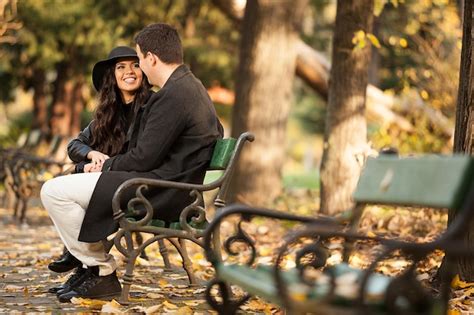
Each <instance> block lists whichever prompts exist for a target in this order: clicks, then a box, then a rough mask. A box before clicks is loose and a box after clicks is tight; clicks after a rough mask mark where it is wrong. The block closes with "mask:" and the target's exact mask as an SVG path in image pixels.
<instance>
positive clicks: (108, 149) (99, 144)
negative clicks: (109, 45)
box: [91, 63, 151, 156]
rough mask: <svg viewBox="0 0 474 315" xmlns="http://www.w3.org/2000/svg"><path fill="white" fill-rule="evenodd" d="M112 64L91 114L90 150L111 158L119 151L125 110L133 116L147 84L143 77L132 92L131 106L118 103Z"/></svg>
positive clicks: (125, 123) (145, 96)
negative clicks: (127, 108) (130, 111)
mask: <svg viewBox="0 0 474 315" xmlns="http://www.w3.org/2000/svg"><path fill="white" fill-rule="evenodd" d="M114 67H115V63H111V65H110V67H109V68H108V69H107V70H106V71H105V75H104V79H103V81H102V87H101V89H100V91H99V105H98V106H97V108H96V110H95V113H94V125H93V128H92V141H91V147H93V148H94V149H95V150H97V151H99V152H102V153H104V154H107V155H109V156H114V155H117V154H119V153H120V152H121V151H122V147H123V145H124V143H125V138H126V135H127V130H128V127H129V123H130V121H129V119H128V114H127V113H128V111H127V110H126V109H125V106H131V108H130V110H132V111H133V113H132V115H135V114H136V112H137V110H138V108H139V107H140V106H142V105H143V104H145V102H146V101H147V100H148V97H149V96H150V93H151V92H150V88H151V86H150V84H149V83H148V80H147V78H146V76H145V74H143V80H142V84H141V85H140V87H139V89H138V90H137V91H136V93H135V98H134V99H133V102H132V104H130V105H125V104H124V103H123V101H122V97H121V94H120V90H119V88H118V86H117V82H116V80H115V74H114Z"/></svg>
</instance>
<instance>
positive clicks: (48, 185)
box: [40, 178, 56, 203]
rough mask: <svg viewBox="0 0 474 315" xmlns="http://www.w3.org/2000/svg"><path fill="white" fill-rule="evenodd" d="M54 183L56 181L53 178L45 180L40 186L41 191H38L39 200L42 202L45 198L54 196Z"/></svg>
mask: <svg viewBox="0 0 474 315" xmlns="http://www.w3.org/2000/svg"><path fill="white" fill-rule="evenodd" d="M55 185H56V182H55V180H54V178H53V179H50V180H48V181H46V182H45V183H44V184H43V186H42V187H41V192H40V197H41V201H43V203H44V201H45V200H49V199H52V198H54V196H55V190H56V189H55Z"/></svg>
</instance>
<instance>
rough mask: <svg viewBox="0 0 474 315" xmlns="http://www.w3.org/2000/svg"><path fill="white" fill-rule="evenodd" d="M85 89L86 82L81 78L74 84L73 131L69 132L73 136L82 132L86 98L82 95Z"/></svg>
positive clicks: (72, 103)
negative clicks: (82, 116) (82, 115)
mask: <svg viewBox="0 0 474 315" xmlns="http://www.w3.org/2000/svg"><path fill="white" fill-rule="evenodd" d="M83 87H84V80H83V78H82V77H79V78H78V81H77V82H76V83H75V84H74V89H73V92H72V98H73V101H72V102H71V105H72V117H71V129H70V131H69V133H70V134H71V135H76V134H78V133H79V131H81V114H82V111H83V110H84V96H83V94H82V88H83Z"/></svg>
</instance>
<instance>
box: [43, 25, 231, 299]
mask: <svg viewBox="0 0 474 315" xmlns="http://www.w3.org/2000/svg"><path fill="white" fill-rule="evenodd" d="M135 41H136V44H137V52H138V56H139V60H140V67H141V68H142V70H143V72H144V73H145V74H146V76H147V78H148V81H149V82H150V83H151V84H152V85H155V86H158V87H160V88H161V89H160V90H159V91H158V92H157V93H155V94H153V95H152V96H151V97H150V100H149V101H148V103H147V104H146V105H145V106H143V107H142V108H140V110H139V111H138V113H137V116H136V118H135V123H134V125H133V128H132V130H131V135H130V141H129V147H128V151H127V152H126V153H125V154H121V155H117V156H115V157H112V158H110V159H107V160H106V161H105V162H104V164H103V165H102V166H98V167H97V166H96V167H95V168H94V169H95V170H97V171H99V172H101V173H86V174H77V175H71V176H63V177H58V178H55V179H52V180H50V181H48V182H47V183H45V185H44V186H43V188H42V191H41V199H42V201H43V204H44V206H45V208H46V209H47V210H48V213H49V215H50V216H51V218H52V220H53V222H54V223H55V225H56V228H57V229H58V232H59V234H60V236H61V238H62V240H63V242H64V243H65V245H66V247H67V248H68V250H69V251H70V252H71V254H72V255H74V256H75V257H76V258H77V259H78V260H79V261H80V262H81V263H82V264H83V265H85V266H87V268H85V269H84V268H81V267H79V268H78V270H77V271H76V273H75V274H74V275H73V276H72V277H71V278H73V279H72V281H70V280H68V281H69V285H68V286H67V287H66V289H65V290H62V291H60V293H59V300H60V301H62V302H65V301H69V300H70V299H71V298H72V297H84V298H110V297H114V296H117V295H119V294H120V292H121V287H120V283H119V282H118V279H117V276H116V274H115V269H116V265H115V261H114V259H113V257H112V256H111V255H109V254H107V253H106V252H105V251H104V247H103V245H102V242H101V240H103V239H105V238H106V237H107V236H108V235H110V234H111V233H113V232H114V231H116V230H117V223H116V222H115V221H114V220H113V218H112V206H111V201H112V197H113V194H114V192H115V190H116V189H117V187H118V186H119V185H120V184H121V183H123V182H124V181H126V180H127V179H131V178H136V177H146V178H157V179H165V180H174V181H181V182H188V183H202V181H203V179H204V175H205V172H206V168H207V165H208V163H209V160H210V158H211V155H212V150H213V147H214V145H215V142H216V140H217V139H218V138H220V137H222V126H221V124H220V123H219V120H218V119H217V115H216V112H215V109H214V107H213V105H212V102H211V100H210V98H209V96H208V94H207V92H206V89H205V88H204V86H203V85H202V84H201V82H200V81H199V80H197V79H196V78H195V77H194V75H193V74H192V73H191V71H190V70H189V69H188V68H187V67H186V66H185V65H184V64H183V52H182V46H181V40H180V38H179V35H178V33H177V31H176V30H175V29H174V28H172V27H171V26H169V25H167V24H161V23H158V24H152V25H149V26H147V27H145V28H144V29H143V30H142V31H141V32H140V33H139V34H138V35H137V36H136V38H135ZM97 174H100V175H99V176H97ZM84 186H87V187H91V188H90V189H81V192H80V193H78V192H77V187H84ZM83 190H84V191H83ZM147 197H148V199H149V200H150V202H151V203H152V204H153V208H154V211H155V217H156V218H160V219H162V220H167V221H174V220H177V219H178V217H179V213H180V211H181V210H182V209H183V208H184V207H185V206H186V205H188V204H189V202H190V201H191V200H190V196H189V192H185V191H176V190H163V189H161V190H158V189H155V190H151V191H150V193H149V194H148V195H147ZM84 270H85V271H84Z"/></svg>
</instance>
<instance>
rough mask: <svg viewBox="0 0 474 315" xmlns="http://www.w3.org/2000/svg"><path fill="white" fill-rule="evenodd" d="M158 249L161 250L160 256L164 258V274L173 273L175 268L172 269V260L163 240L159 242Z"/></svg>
mask: <svg viewBox="0 0 474 315" xmlns="http://www.w3.org/2000/svg"><path fill="white" fill-rule="evenodd" d="M158 248H159V249H160V255H161V257H162V258H163V263H164V264H165V267H164V269H163V271H164V272H171V271H173V268H172V267H171V263H170V258H169V256H168V248H166V245H165V241H164V240H163V239H159V240H158Z"/></svg>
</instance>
